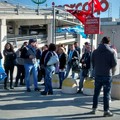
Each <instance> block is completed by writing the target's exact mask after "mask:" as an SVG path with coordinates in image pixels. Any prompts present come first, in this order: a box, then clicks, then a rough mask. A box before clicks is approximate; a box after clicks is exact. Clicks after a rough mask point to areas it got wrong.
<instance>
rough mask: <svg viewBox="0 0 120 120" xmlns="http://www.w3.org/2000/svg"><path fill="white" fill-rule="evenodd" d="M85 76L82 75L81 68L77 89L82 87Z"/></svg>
mask: <svg viewBox="0 0 120 120" xmlns="http://www.w3.org/2000/svg"><path fill="white" fill-rule="evenodd" d="M84 79H85V77H84V76H83V70H82V69H81V71H80V82H79V90H80V91H81V89H82V88H83V82H84Z"/></svg>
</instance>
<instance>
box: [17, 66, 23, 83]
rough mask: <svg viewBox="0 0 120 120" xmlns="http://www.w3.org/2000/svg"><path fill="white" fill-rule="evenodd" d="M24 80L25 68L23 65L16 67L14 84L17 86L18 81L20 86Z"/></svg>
mask: <svg viewBox="0 0 120 120" xmlns="http://www.w3.org/2000/svg"><path fill="white" fill-rule="evenodd" d="M24 78H25V68H24V65H17V76H16V81H15V84H16V85H17V84H18V81H19V79H20V84H23V83H24Z"/></svg>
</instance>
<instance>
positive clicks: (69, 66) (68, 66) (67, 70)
mask: <svg viewBox="0 0 120 120" xmlns="http://www.w3.org/2000/svg"><path fill="white" fill-rule="evenodd" d="M71 69H72V66H71V65H69V64H68V65H67V69H66V74H65V79H66V78H67V77H68V75H69V72H70V70H71ZM72 78H73V79H74V78H75V73H73V72H72Z"/></svg>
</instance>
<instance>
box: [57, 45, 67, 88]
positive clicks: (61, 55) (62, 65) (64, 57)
mask: <svg viewBox="0 0 120 120" xmlns="http://www.w3.org/2000/svg"><path fill="white" fill-rule="evenodd" d="M58 54H59V55H58V56H59V80H60V89H61V87H62V82H63V80H64V78H65V68H66V63H67V55H66V53H65V49H64V48H63V47H59V49H58Z"/></svg>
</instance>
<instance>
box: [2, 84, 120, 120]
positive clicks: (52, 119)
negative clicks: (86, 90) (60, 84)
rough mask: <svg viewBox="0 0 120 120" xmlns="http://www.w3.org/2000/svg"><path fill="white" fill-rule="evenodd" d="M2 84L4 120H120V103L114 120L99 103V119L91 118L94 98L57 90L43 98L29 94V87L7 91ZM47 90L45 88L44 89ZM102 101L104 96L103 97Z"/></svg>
mask: <svg viewBox="0 0 120 120" xmlns="http://www.w3.org/2000/svg"><path fill="white" fill-rule="evenodd" d="M2 87H3V84H1V83H0V120H65V119H67V120H74V119H75V120H80V119H81V120H83V119H85V120H93V119H95V120H119V119H120V100H113V101H112V102H111V103H110V106H111V107H110V109H111V110H112V112H113V113H114V116H113V117H103V111H102V110H103V105H102V102H99V107H98V111H97V113H96V115H91V114H89V112H90V111H91V106H92V96H85V95H83V94H74V95H68V94H63V93H61V90H60V89H54V95H50V96H42V95H40V92H35V91H33V90H32V92H30V93H28V92H26V91H25V87H17V88H15V89H14V90H9V91H5V90H3V88H2ZM42 89H43V86H42ZM100 101H102V95H101V96H100Z"/></svg>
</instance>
